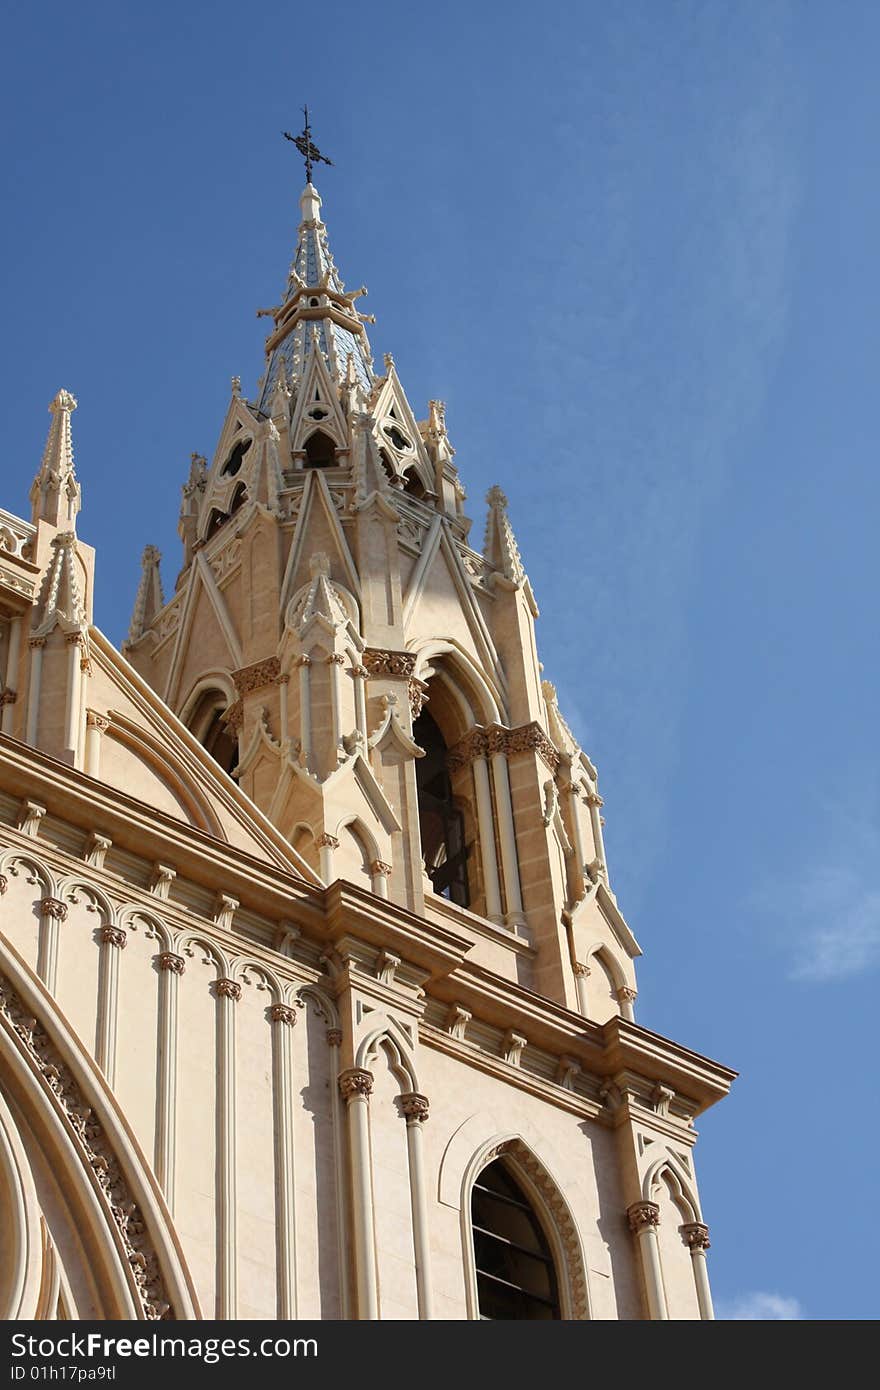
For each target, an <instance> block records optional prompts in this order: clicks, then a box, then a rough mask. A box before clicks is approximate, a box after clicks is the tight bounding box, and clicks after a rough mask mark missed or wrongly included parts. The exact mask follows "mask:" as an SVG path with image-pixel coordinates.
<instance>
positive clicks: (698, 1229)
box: [678, 1221, 711, 1250]
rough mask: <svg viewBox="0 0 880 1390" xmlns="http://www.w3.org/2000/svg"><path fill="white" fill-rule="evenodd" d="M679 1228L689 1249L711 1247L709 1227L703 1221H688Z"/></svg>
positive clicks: (706, 1248)
mask: <svg viewBox="0 0 880 1390" xmlns="http://www.w3.org/2000/svg"><path fill="white" fill-rule="evenodd" d="M678 1229H679V1230H680V1231H681V1238H682V1240H683V1241H684V1243H685V1245H686V1246H687V1248H688V1249H689V1250H708V1249H709V1246H710V1244H711V1241H710V1240H709V1227H708V1226H705V1225H704V1224H703V1222H702V1221H686V1222H685V1224H684V1225H683V1226H679V1228H678Z"/></svg>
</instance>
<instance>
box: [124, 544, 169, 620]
mask: <svg viewBox="0 0 880 1390" xmlns="http://www.w3.org/2000/svg"><path fill="white" fill-rule="evenodd" d="M161 559H162V556H161V555H160V554H159V551H158V550H157V549H156V547H155V546H154V545H148V546H145V548H144V553H143V557H142V559H141V582H140V584H139V585H138V591H137V596H136V598H135V601H134V610H133V612H132V615H131V627H130V628H129V629H128V640H129V642H137V641H138V639H139V638H141V637H143V635H144V633H145V632H146V630H147V628H148V627H149V626H150V623H151V622H152V621H153V619H154V618H155V616H156V614H157V613H160V612H161V611H162V609H163V608H164V607H165V596H164V594H163V593H162V577H161V575H160V573H159V561H160V560H161Z"/></svg>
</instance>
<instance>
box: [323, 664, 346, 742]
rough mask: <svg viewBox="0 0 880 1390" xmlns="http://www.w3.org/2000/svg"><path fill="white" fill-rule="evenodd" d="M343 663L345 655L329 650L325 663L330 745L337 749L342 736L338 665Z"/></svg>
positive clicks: (339, 672)
mask: <svg viewBox="0 0 880 1390" xmlns="http://www.w3.org/2000/svg"><path fill="white" fill-rule="evenodd" d="M344 663H345V657H344V656H342V655H340V653H339V652H331V654H330V656H328V658H327V665H328V667H329V668H330V716H331V719H332V721H333V723H332V746H333V748H334V749H338V747H339V741H340V739H341V738H342V707H341V702H340V698H339V682H340V680H341V678H342V677H341V671H340V667H341V666H343V665H344Z"/></svg>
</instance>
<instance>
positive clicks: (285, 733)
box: [275, 675, 290, 743]
mask: <svg viewBox="0 0 880 1390" xmlns="http://www.w3.org/2000/svg"><path fill="white" fill-rule="evenodd" d="M275 684H276V685H277V686H278V706H279V710H280V722H281V728H280V730H279V736H280V739H281V742H282V743H284V740H285V739H288V738H290V730H289V729H288V727H287V720H288V710H287V704H288V701H287V691H288V686H289V685H290V676H289V675H279V676H276V677H275Z"/></svg>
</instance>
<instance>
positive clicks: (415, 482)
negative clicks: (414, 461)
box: [403, 468, 428, 502]
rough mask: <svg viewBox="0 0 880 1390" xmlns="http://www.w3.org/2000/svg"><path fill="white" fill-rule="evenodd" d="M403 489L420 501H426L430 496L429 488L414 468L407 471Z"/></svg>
mask: <svg viewBox="0 0 880 1390" xmlns="http://www.w3.org/2000/svg"><path fill="white" fill-rule="evenodd" d="M403 490H404V492H405V493H407V494H408V495H409V496H410V497H417V498H418V500H419V501H420V502H424V501H425V500H426V499H427V496H428V489H427V488H426V487H425V484H424V483H423V482H422V480H421V478H420V477H419V475H418V473H417V472H416V470H415V469H414V468H411V469H410V470H409V472H408V473H407V475H406V481H405V483H404V485H403Z"/></svg>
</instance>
